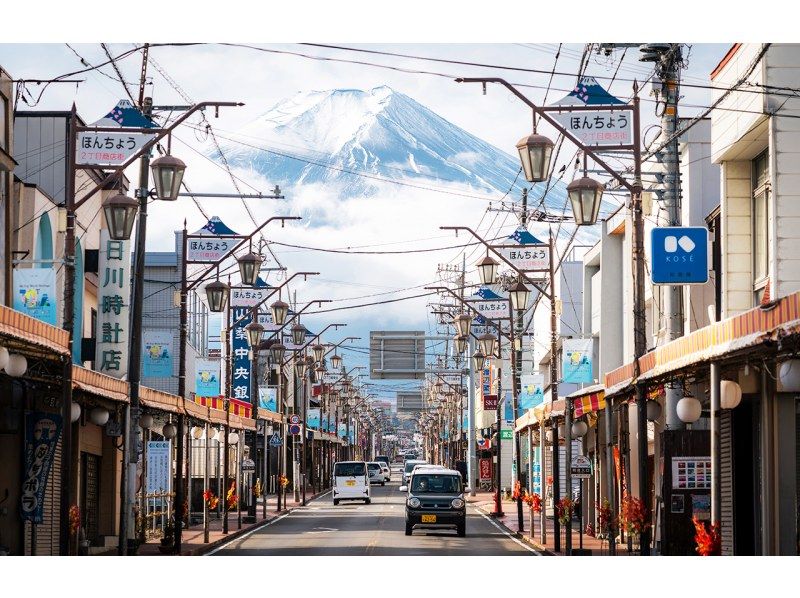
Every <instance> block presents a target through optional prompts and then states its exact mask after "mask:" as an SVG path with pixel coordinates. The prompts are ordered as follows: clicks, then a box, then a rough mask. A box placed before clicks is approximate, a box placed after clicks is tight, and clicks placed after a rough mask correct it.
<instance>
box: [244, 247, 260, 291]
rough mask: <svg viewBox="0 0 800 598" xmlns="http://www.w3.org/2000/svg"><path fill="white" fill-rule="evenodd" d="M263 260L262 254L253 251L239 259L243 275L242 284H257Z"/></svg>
mask: <svg viewBox="0 0 800 598" xmlns="http://www.w3.org/2000/svg"><path fill="white" fill-rule="evenodd" d="M263 261H264V260H263V258H262V257H261V256H260V255H257V254H255V253H253V252H250V253H248V254H245V255H243V256H242V257H240V258H239V259H238V260H237V262H238V263H239V274H240V276H241V277H242V284H245V285H247V286H250V287H251V286H253V285H254V284H256V280H258V273H259V271H260V270H261V264H262V262H263Z"/></svg>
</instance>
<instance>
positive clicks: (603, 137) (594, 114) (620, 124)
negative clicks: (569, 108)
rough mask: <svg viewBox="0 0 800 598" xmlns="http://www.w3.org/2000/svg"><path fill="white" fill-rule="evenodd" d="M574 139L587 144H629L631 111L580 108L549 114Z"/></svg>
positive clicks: (630, 139) (630, 142)
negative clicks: (579, 109)
mask: <svg viewBox="0 0 800 598" xmlns="http://www.w3.org/2000/svg"><path fill="white" fill-rule="evenodd" d="M550 116H552V117H553V118H554V119H555V120H556V121H557V122H558V124H560V125H561V126H562V127H564V128H565V129H566V130H567V132H568V133H569V134H570V135H572V136H573V137H574V138H575V139H577V140H578V141H580V142H581V143H583V144H584V145H588V146H603V145H631V144H632V143H633V111H632V110H626V109H624V108H623V109H617V110H613V111H612V110H609V109H606V110H581V111H576V112H557V113H554V114H551V115H550Z"/></svg>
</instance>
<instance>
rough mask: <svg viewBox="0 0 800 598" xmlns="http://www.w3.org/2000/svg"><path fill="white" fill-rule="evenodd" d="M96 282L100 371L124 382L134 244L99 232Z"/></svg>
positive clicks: (126, 363) (104, 232) (126, 365)
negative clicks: (132, 245)
mask: <svg viewBox="0 0 800 598" xmlns="http://www.w3.org/2000/svg"><path fill="white" fill-rule="evenodd" d="M97 282H98V290H97V305H98V312H99V313H98V314H97V337H96V340H97V357H96V359H97V363H98V364H99V368H98V370H99V371H100V373H101V374H107V375H109V376H113V377H115V378H120V379H122V378H124V377H125V376H126V375H127V373H128V328H129V324H130V322H129V320H130V296H131V242H130V240H128V241H115V240H113V239H111V237H110V236H109V235H108V230H107V229H103V230H102V231H101V232H100V259H99V266H98V270H97Z"/></svg>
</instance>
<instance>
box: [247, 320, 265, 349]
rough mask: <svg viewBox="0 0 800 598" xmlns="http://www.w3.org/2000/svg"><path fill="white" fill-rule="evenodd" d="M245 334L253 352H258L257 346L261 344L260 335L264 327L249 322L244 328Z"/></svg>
mask: <svg viewBox="0 0 800 598" xmlns="http://www.w3.org/2000/svg"><path fill="white" fill-rule="evenodd" d="M244 330H245V332H246V333H247V342H248V344H249V345H250V348H251V349H253V351H256V350H258V345H259V343H260V342H261V335H262V334H263V333H264V327H263V326H262V325H261V324H259V323H258V322H250V323H249V324H248V325H247V326H245V327H244Z"/></svg>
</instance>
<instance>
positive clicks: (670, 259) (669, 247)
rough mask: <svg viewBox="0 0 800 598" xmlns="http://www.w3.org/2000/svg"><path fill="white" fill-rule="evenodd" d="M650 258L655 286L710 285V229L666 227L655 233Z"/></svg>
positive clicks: (652, 236) (651, 238)
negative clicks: (707, 283) (708, 283)
mask: <svg viewBox="0 0 800 598" xmlns="http://www.w3.org/2000/svg"><path fill="white" fill-rule="evenodd" d="M650 240H651V245H650V255H651V257H652V260H653V264H652V268H651V275H652V279H653V284H669V285H680V284H703V283H705V282H708V229H707V228H706V227H704V226H665V227H659V228H654V229H653V230H652V233H651V236H650Z"/></svg>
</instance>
